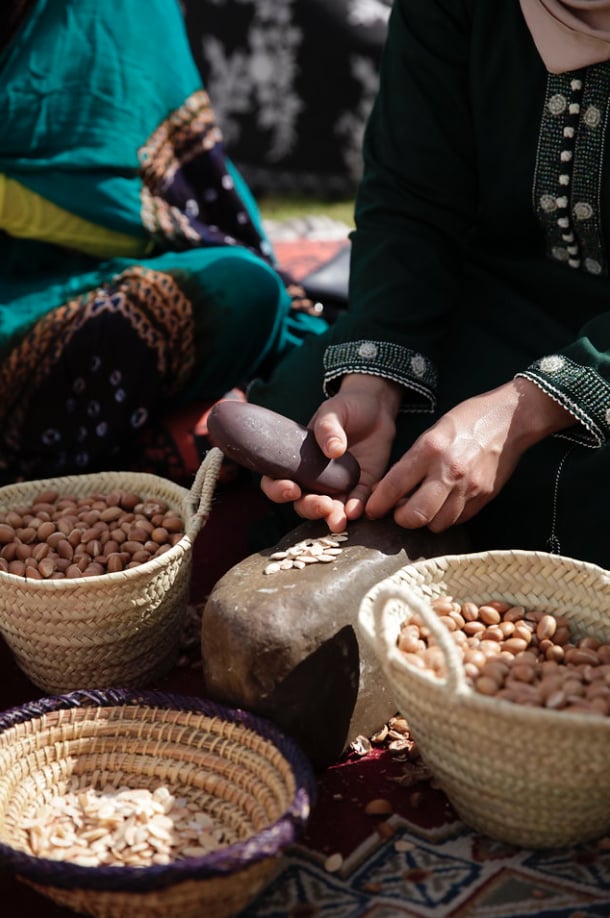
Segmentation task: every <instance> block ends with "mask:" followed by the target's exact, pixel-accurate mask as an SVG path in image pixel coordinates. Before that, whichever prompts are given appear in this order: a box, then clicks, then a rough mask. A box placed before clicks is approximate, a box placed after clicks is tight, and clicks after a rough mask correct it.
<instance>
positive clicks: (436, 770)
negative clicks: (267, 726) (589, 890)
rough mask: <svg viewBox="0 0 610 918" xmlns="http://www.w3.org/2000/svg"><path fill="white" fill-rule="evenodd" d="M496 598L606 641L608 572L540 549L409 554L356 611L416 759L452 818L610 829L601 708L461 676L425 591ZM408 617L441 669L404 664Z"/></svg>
mask: <svg viewBox="0 0 610 918" xmlns="http://www.w3.org/2000/svg"><path fill="white" fill-rule="evenodd" d="M442 595H449V596H452V597H453V598H454V599H455V600H457V601H458V602H464V601H466V600H472V601H474V602H476V603H478V604H482V603H483V602H485V601H488V600H492V599H499V600H505V601H508V602H510V603H511V604H514V605H522V606H525V607H526V608H529V609H536V610H540V611H544V612H550V613H551V614H552V613H556V614H558V615H564V616H566V617H567V618H569V619H570V626H571V629H572V631H573V633H574V634H575V636H576V637H577V638H580V637H584V636H585V635H592V636H595V637H596V638H598V639H600V640H601V641H603V642H610V614H609V613H610V574H609V573H608V572H607V571H605V570H602V569H601V568H599V567H597V566H595V565H593V564H587V563H585V562H580V561H575V560H572V559H570V558H564V557H561V556H558V555H550V554H545V553H543V552H529V551H490V552H481V553H475V554H470V555H449V556H445V557H440V558H434V559H432V560H427V561H419V562H416V563H414V564H410V565H408V566H406V567H404V568H402V569H401V570H399V571H398V572H396V573H395V574H393V575H392V576H391V577H388V578H386V579H385V580H383V581H381V582H380V583H378V584H377V585H376V586H375V587H373V588H372V589H371V590H369V592H368V593H367V594H366V596H365V597H364V599H363V601H362V603H361V606H360V612H359V620H360V623H361V625H362V629H363V634H364V637H365V640H368V641H369V642H370V643H371V644H372V646H373V647H374V649H375V651H376V653H377V656H378V658H379V661H380V664H381V667H382V669H383V672H384V673H385V676H386V678H387V680H388V683H389V685H390V687H391V688H392V690H393V692H394V697H395V700H396V703H397V705H398V707H399V709H400V710H401V712H402V713H403V715H404V716H405V717H406V718H407V721H408V723H409V727H410V729H411V730H412V733H413V736H414V738H415V739H416V741H417V744H418V746H419V749H420V751H421V755H422V758H423V759H424V760H425V761H426V763H427V764H428V766H429V767H430V770H431V772H432V774H433V775H434V777H435V779H436V780H437V782H438V783H439V785H440V786H441V787H442V788H443V789H444V791H445V793H446V794H447V797H448V798H449V800H450V801H451V803H452V804H453V806H454V807H455V809H456V811H457V813H458V814H459V815H460V817H461V818H462V819H463V821H464V822H465V823H467V824H469V825H470V826H472V827H473V828H475V829H478V830H479V831H481V832H483V833H485V834H488V835H490V836H492V837H494V838H497V839H499V840H501V841H503V842H507V843H509V844H514V845H522V846H525V847H532V848H540V847H560V846H565V845H571V844H577V843H580V842H584V841H586V840H589V839H593V838H596V837H599V836H600V835H603V834H605V833H606V832H608V831H609V830H610V769H609V768H608V763H609V762H610V718H609V717H604V716H602V715H599V714H586V715H580V714H576V713H568V712H562V711H552V710H548V709H541V708H535V707H525V706H522V705H517V704H515V703H513V702H510V701H506V700H501V699H496V698H493V697H486V696H483V695H480V694H478V693H476V692H475V691H474V690H472V689H471V688H470V687H469V686H468V684H467V682H466V677H465V674H464V669H463V665H462V661H461V656H460V654H459V651H458V650H457V648H456V646H455V644H454V642H453V640H452V639H451V638H450V636H449V632H448V631H447V629H446V628H445V626H444V625H443V624H442V623H441V622H440V621H439V619H438V617H437V616H436V614H435V613H434V612H433V610H432V608H431V601H432V600H433V599H435V598H437V597H439V596H442ZM412 615H417V616H419V617H420V619H422V620H423V622H424V624H425V625H426V626H427V627H428V628H429V629H430V632H431V633H432V634H433V635H434V638H435V639H436V642H437V644H438V645H439V646H440V647H441V649H442V651H443V654H444V657H445V664H446V666H445V669H446V671H447V676H446V678H445V679H439V678H437V677H436V676H435V675H433V674H432V673H431V672H428V671H425V670H423V671H422V670H416V669H414V668H413V667H412V666H411V665H410V664H409V663H408V662H407V661H406V660H405V656H404V654H402V653H401V652H400V651H399V650H398V648H397V646H396V641H397V637H398V634H399V631H400V627H401V624H402V623H403V622H405V621H408V620H409V619H410V617H411V616H412Z"/></svg>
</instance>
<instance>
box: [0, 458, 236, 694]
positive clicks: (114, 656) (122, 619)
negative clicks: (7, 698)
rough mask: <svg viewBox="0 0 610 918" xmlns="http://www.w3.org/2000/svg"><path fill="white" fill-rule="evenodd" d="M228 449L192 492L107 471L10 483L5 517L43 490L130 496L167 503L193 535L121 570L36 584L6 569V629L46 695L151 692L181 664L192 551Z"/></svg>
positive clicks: (2, 577)
mask: <svg viewBox="0 0 610 918" xmlns="http://www.w3.org/2000/svg"><path fill="white" fill-rule="evenodd" d="M222 458H223V456H222V452H221V451H220V450H217V449H213V450H210V452H209V453H208V454H207V455H206V457H205V459H204V461H203V463H202V465H201V467H200V469H199V471H198V473H197V475H196V477H195V481H194V483H193V486H192V488H191V490H190V491H189V490H187V489H185V488H182V487H181V486H180V485H177V484H175V483H174V482H171V481H168V480H166V479H164V478H159V477H157V476H156V475H148V474H141V473H137V472H100V473H97V474H89V475H72V476H66V477H63V478H50V479H44V480H38V481H28V482H24V483H20V484H12V485H7V486H6V487H4V488H0V512H1V511H7V510H10V509H12V508H14V507H16V506H20V505H21V506H29V505H30V503H31V501H32V499H33V498H34V497H35V496H36V495H37V494H39V493H41V491H43V490H48V489H54V490H57V491H58V492H59V493H60V494H73V495H76V496H77V497H85V496H88V495H90V494H95V493H102V494H103V493H111V492H112V491H116V490H128V491H130V492H134V493H138V494H141V495H142V496H143V497H144V498H146V499H153V500H154V499H157V500H161V501H164V502H166V503H167V504H168V506H169V507H170V508H171V509H172V510H175V511H177V512H179V513H180V515H181V516H182V518H183V520H184V526H185V532H184V535H183V536H182V538H181V539H180V540H179V541H178V542H177V543H176V544H175V545H174V546H173V547H172V548H170V549H169V551H167V552H166V553H165V554H163V555H161V556H159V557H158V558H153V559H152V560H150V561H147V562H145V563H143V564H141V565H139V566H138V567H133V568H131V569H128V570H125V571H119V572H118V573H107V574H102V575H100V576H94V577H82V578H78V579H75V578H69V579H68V578H66V579H63V580H33V579H29V580H28V579H27V578H24V577H19V576H17V575H15V574H9V573H5V572H4V571H0V633H1V634H2V636H3V638H4V639H5V641H6V643H7V644H8V646H9V647H10V648H11V650H12V652H13V654H14V655H15V658H16V661H17V663H18V665H19V666H20V668H21V669H22V670H23V671H24V672H25V673H26V675H27V676H28V677H29V678H30V679H31V681H32V682H33V683H34V684H35V685H37V686H39V687H40V688H42V689H43V690H44V691H45V692H49V693H53V694H59V693H62V692H68V691H72V690H73V689H79V688H104V687H106V686H121V687H124V688H130V687H135V686H143V685H146V684H147V683H149V682H150V681H151V680H152V679H155V678H157V677H158V676H160V675H162V674H163V673H165V672H166V671H167V670H169V669H170V668H171V667H172V665H173V664H174V662H175V660H176V658H177V655H178V651H179V644H180V638H181V633H182V630H183V627H184V620H185V612H186V609H187V605H188V599H189V588H190V577H191V561H192V547H193V542H194V540H195V537H196V536H197V534H198V532H199V530H200V529H201V527H202V526H203V525H204V523H205V522H206V520H207V518H208V515H209V513H210V508H211V503H212V495H213V492H214V488H215V485H216V481H217V478H218V474H219V471H220V465H221V463H222Z"/></svg>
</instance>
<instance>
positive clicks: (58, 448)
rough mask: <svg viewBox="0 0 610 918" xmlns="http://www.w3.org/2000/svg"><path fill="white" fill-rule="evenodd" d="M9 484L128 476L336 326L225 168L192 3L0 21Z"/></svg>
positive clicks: (53, 7)
mask: <svg viewBox="0 0 610 918" xmlns="http://www.w3.org/2000/svg"><path fill="white" fill-rule="evenodd" d="M0 126H1V127H0V481H10V480H14V479H16V478H37V477H44V476H48V475H55V474H69V473H74V472H87V471H92V470H95V469H99V468H105V467H106V468H107V467H117V464H120V463H121V462H122V461H123V460H122V458H121V457H122V455H123V450H124V449H125V448H126V447H127V446H128V444H129V443H130V441H131V439H132V437H133V436H134V434H135V433H136V432H137V431H139V430H141V429H142V428H143V427H145V426H146V425H147V424H148V423H149V421H150V419H151V418H152V417H154V415H155V414H157V413H158V412H160V411H165V412H167V411H170V410H171V409H172V408H173V407H174V406H176V405H182V404H184V403H186V402H187V401H188V400H189V399H214V398H217V397H219V396H221V395H222V394H223V393H224V392H226V391H227V390H229V389H231V388H232V387H234V386H240V385H245V384H246V383H247V381H248V380H249V379H250V378H251V377H252V376H253V375H254V374H255V373H261V372H263V371H264V368H265V367H266V366H268V365H271V363H272V362H273V361H274V360H275V359H276V358H277V357H278V356H279V355H281V354H283V353H285V352H286V351H287V350H289V349H290V348H291V347H292V346H293V345H296V344H298V343H300V341H301V339H302V336H303V335H304V334H306V333H308V332H315V331H321V330H322V329H323V328H325V327H326V326H325V323H324V322H322V320H321V319H319V318H318V317H316V316H315V315H313V314H312V315H310V314H308V312H307V310H306V309H305V310H301V309H300V308H299V307H300V306H301V305H302V303H301V300H300V292H299V291H298V290H297V289H295V287H293V285H292V284H291V281H290V279H289V278H287V277H284V276H283V275H281V274H280V273H279V272H278V270H277V266H276V263H275V259H274V254H273V251H272V248H271V245H270V244H269V240H268V239H267V238H266V235H265V232H264V229H263V227H262V225H261V221H260V216H259V213H258V210H257V207H256V204H255V202H254V200H253V199H252V197H251V195H250V193H249V190H248V188H247V187H246V185H245V184H244V182H243V181H242V179H241V177H240V175H239V174H238V173H237V171H236V170H235V168H234V167H233V165H232V163H231V162H230V161H229V160H227V158H226V157H225V155H224V152H223V147H222V141H221V137H220V132H219V129H218V127H217V125H216V123H215V120H214V114H213V111H212V109H211V107H210V100H209V98H208V96H207V94H206V92H205V90H204V88H203V87H202V84H201V79H200V75H199V73H198V71H197V69H196V67H195V64H194V63H193V59H192V57H191V53H190V49H189V44H188V40H187V36H186V32H185V28H184V23H183V19H182V14H181V11H180V7H179V4H178V2H177V0H128V2H122V0H9V2H7V3H5V7H4V11H3V13H2V18H1V19H0Z"/></svg>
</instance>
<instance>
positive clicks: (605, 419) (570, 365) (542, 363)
mask: <svg viewBox="0 0 610 918" xmlns="http://www.w3.org/2000/svg"><path fill="white" fill-rule="evenodd" d="M517 376H523V377H524V378H525V379H529V380H531V381H532V382H533V383H536V385H537V386H540V388H541V389H542V390H543V391H544V392H546V394H547V395H550V396H551V398H554V399H555V401H557V402H559V404H560V405H562V407H563V408H565V409H566V411H569V412H570V414H572V415H574V418H575V420H576V421H577V422H578V423H579V424H580V425H581V426H580V427H576V426H575V427H574V428H570V429H569V430H563V431H561V432H560V433H557V434H555V436H557V437H562V438H563V439H566V440H571V441H572V442H574V443H580V444H581V445H584V446H603V445H604V443H606V442H607V441H608V439H609V438H610V386H609V385H608V383H607V382H606V380H605V379H603V378H602V377H601V376H600V375H599V373H597V372H596V370H594V369H592V368H591V367H584V366H581V365H579V364H577V363H574V362H573V361H572V360H570V359H569V358H568V357H564V356H562V355H561V354H552V355H550V356H548V357H542V358H541V359H540V360H536V361H535V362H534V363H532V364H531V365H530V366H529V367H528V368H527V370H525V371H524V372H523V373H517Z"/></svg>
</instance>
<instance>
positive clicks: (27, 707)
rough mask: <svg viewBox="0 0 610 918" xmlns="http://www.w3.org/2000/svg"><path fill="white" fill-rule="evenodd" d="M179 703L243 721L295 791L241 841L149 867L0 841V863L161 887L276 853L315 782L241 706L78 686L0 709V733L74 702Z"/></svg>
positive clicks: (60, 878)
mask: <svg viewBox="0 0 610 918" xmlns="http://www.w3.org/2000/svg"><path fill="white" fill-rule="evenodd" d="M123 706H133V707H136V708H141V707H144V708H151V709H155V708H156V709H163V710H168V709H169V710H181V711H192V712H194V713H200V714H203V715H205V716H210V717H217V718H219V719H222V720H225V721H228V722H230V723H235V724H239V725H242V726H243V727H245V728H246V729H248V730H251V731H253V732H255V733H258V734H259V735H260V736H262V737H263V738H264V739H266V740H268V741H269V742H271V743H272V744H273V745H274V746H275V747H276V748H277V749H278V750H279V752H280V753H281V754H282V756H283V757H284V759H285V761H286V762H287V763H288V765H289V766H290V769H291V771H292V774H293V776H294V779H295V785H296V786H295V793H294V797H293V800H292V802H291V804H290V806H289V807H288V809H287V810H286V811H285V812H284V813H283V814H282V815H281V816H280V817H279V819H277V820H276V821H275V822H274V823H272V824H271V825H269V826H267V827H266V828H265V829H263V830H262V831H261V832H258V833H256V834H255V835H253V836H252V837H250V838H248V839H245V840H244V841H240V842H236V843H235V844H232V845H227V846H226V847H224V848H219V849H217V850H216V851H212V852H211V853H209V854H206V855H204V856H201V857H190V858H184V859H182V860H180V861H174V862H170V863H169V864H160V865H157V864H155V865H151V866H150V867H128V866H122V865H119V866H102V867H85V866H82V865H80V864H73V863H71V862H69V861H56V860H50V859H48V858H40V857H36V856H34V855H30V854H27V853H26V852H24V851H21V850H18V849H16V848H13V847H11V846H10V845H7V844H5V843H2V842H0V866H4V867H9V868H10V869H12V870H13V871H14V872H15V873H16V874H17V875H20V876H23V877H25V878H27V879H29V880H32V881H33V882H35V883H39V884H42V885H44V886H52V887H57V888H60V889H80V890H103V891H109V890H112V891H116V892H118V891H120V892H143V891H151V890H154V889H163V888H166V887H169V886H173V885H175V884H176V883H183V882H185V881H187V880H204V879H209V878H212V877H223V876H230V875H231V874H235V873H236V872H237V871H239V870H241V869H244V868H247V867H248V866H250V865H252V864H255V863H257V862H259V861H262V860H264V859H266V858H269V857H273V856H275V855H277V854H278V853H279V852H280V851H281V850H282V849H283V848H285V847H286V846H287V845H290V844H292V842H294V841H295V839H296V838H297V836H298V835H299V834H300V832H301V831H302V829H303V828H304V826H305V824H306V822H307V819H308V817H309V812H310V809H311V806H312V805H313V803H314V802H315V799H316V793H317V785H316V779H315V775H314V772H313V768H312V766H311V764H310V762H309V760H308V759H307V757H306V756H305V753H304V752H303V751H302V750H301V748H300V747H299V746H298V744H297V743H296V742H295V741H294V740H293V739H292V738H291V737H290V736H288V735H287V734H285V733H284V732H283V731H282V730H281V729H280V728H279V727H277V725H276V724H274V723H272V722H271V721H269V720H267V719H266V718H264V717H261V716H260V715H258V714H254V713H252V712H250V711H246V710H243V709H241V708H231V707H227V706H225V705H221V704H218V703H217V702H214V701H211V700H209V699H205V698H198V697H195V696H190V695H180V694H173V693H165V692H160V691H135V690H129V689H106V690H90V691H86V690H79V691H75V692H70V693H67V694H64V695H50V696H46V697H44V698H40V699H38V700H36V701H31V702H27V703H25V704H23V705H19V706H16V707H13V708H10V709H7V710H5V711H3V712H2V713H1V714H0V734H2V733H4V732H5V731H6V730H8V729H10V728H11V727H13V726H15V725H17V724H21V723H25V722H26V721H30V720H35V719H36V718H38V717H41V716H42V715H44V714H48V713H49V712H51V711H57V710H69V709H72V708H87V707H90V708H98V707H123Z"/></svg>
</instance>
